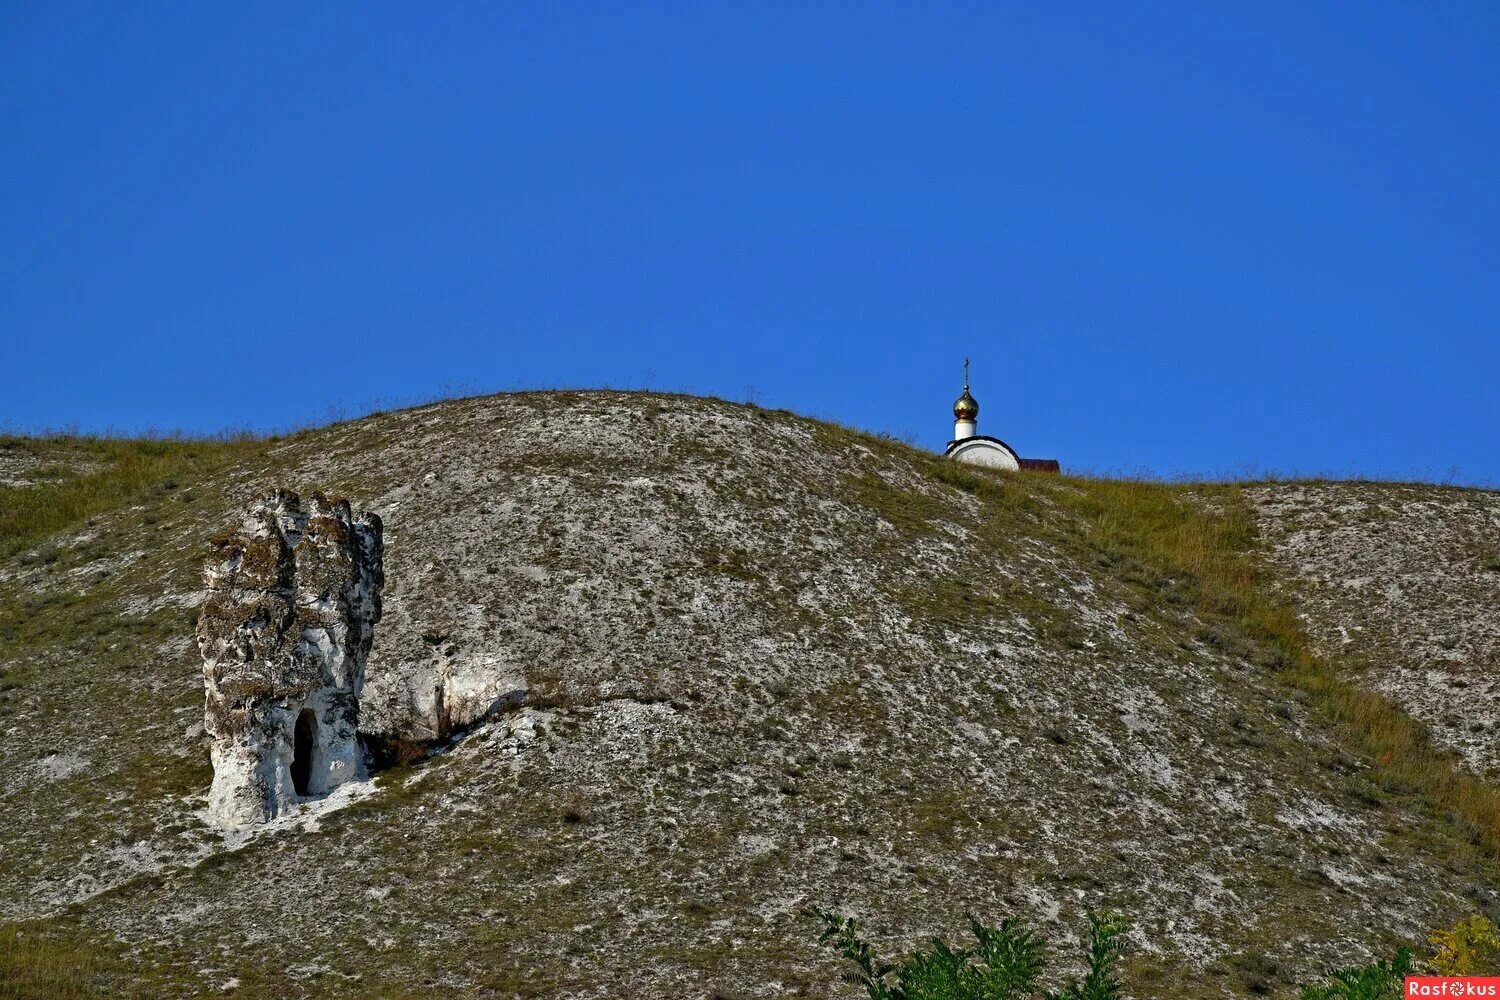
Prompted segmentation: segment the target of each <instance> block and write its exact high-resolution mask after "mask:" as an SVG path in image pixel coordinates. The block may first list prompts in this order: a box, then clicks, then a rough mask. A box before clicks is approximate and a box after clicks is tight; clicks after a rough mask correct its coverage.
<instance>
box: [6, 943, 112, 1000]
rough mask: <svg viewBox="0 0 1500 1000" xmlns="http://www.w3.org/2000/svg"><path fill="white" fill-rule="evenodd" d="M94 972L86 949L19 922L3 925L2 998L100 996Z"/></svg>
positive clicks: (69, 999)
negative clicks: (23, 925)
mask: <svg viewBox="0 0 1500 1000" xmlns="http://www.w3.org/2000/svg"><path fill="white" fill-rule="evenodd" d="M93 976H94V957H93V955H92V954H90V953H89V952H88V951H87V950H85V949H82V948H79V947H77V946H76V945H73V944H71V943H69V942H66V941H62V940H59V939H57V938H55V937H49V936H47V935H45V934H42V933H41V932H39V931H36V930H33V929H28V928H22V927H20V926H18V925H16V924H8V925H3V926H0V1000H72V998H77V997H96V996H101V995H102V994H101V993H100V992H99V990H98V989H97V988H96V987H95V985H94V980H93Z"/></svg>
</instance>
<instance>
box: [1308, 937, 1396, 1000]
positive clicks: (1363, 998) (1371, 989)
mask: <svg viewBox="0 0 1500 1000" xmlns="http://www.w3.org/2000/svg"><path fill="white" fill-rule="evenodd" d="M1415 971H1416V969H1415V967H1414V966H1413V964H1412V950H1411V949H1410V948H1398V949H1397V950H1396V954H1395V955H1394V956H1393V957H1391V958H1390V959H1385V960H1381V961H1377V962H1371V963H1370V964H1369V965H1362V966H1359V967H1358V968H1354V969H1338V970H1336V971H1334V972H1330V973H1329V974H1328V977H1327V979H1325V980H1324V981H1323V982H1321V983H1317V984H1315V985H1312V986H1304V987H1303V988H1302V1000H1400V998H1401V996H1402V992H1403V988H1404V986H1405V983H1406V977H1407V976H1409V975H1412V974H1413V973H1414V972H1415Z"/></svg>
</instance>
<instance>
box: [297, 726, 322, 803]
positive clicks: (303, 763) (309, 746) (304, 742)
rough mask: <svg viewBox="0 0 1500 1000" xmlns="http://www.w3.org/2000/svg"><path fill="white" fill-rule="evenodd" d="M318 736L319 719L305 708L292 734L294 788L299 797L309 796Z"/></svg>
mask: <svg viewBox="0 0 1500 1000" xmlns="http://www.w3.org/2000/svg"><path fill="white" fill-rule="evenodd" d="M317 735H318V717H317V715H316V714H315V713H314V712H313V710H312V709H310V708H304V709H303V710H302V712H301V714H299V715H298V716H297V729H296V731H295V732H294V733H293V734H292V787H294V788H296V789H297V794H298V795H306V794H307V779H308V778H310V777H311V776H312V756H313V746H314V745H315V744H316V742H317V740H316V737H317Z"/></svg>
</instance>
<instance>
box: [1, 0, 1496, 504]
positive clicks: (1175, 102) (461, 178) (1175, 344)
mask: <svg viewBox="0 0 1500 1000" xmlns="http://www.w3.org/2000/svg"><path fill="white" fill-rule="evenodd" d="M611 6H633V5H611ZM130 7H135V8H140V9H136V10H131V9H127V8H130ZM800 8H801V5H795V6H792V5H788V6H785V7H770V6H762V5H734V6H733V7H729V6H720V5H717V4H708V5H680V6H677V7H676V8H675V9H653V10H644V11H637V12H632V13H621V12H619V11H618V10H615V11H607V10H604V9H603V8H602V6H601V8H600V9H593V10H591V9H589V7H588V5H582V4H545V5H540V4H539V5H535V6H531V5H526V4H509V3H503V4H474V5H472V6H467V7H463V6H459V5H456V4H417V5H413V4H404V5H399V6H398V5H394V4H391V5H387V4H364V3H359V4H356V3H338V4H312V5H307V4H286V5H275V4H241V5H229V4H216V3H210V4H201V3H182V4H156V3H153V4H138V5H126V4H110V5H104V4H101V5H88V4H46V3H8V4H4V5H0V367H3V379H0V421H4V422H5V423H7V424H8V425H9V426H10V427H11V428H13V429H33V428H40V427H48V426H59V425H69V424H73V425H77V426H79V427H81V428H82V429H85V430H102V429H108V428H113V429H116V430H125V431H133V430H140V429H144V428H148V427H156V428H183V429H187V430H190V431H210V430H214V429H218V428H223V427H242V426H251V427H257V428H270V427H285V426H289V425H295V424H300V423H305V422H309V421H319V420H322V419H326V417H327V416H328V415H329V414H330V413H344V414H348V415H353V414H356V413H358V412H361V411H362V410H364V409H367V408H368V407H369V406H370V405H371V404H372V403H374V402H375V401H377V400H404V399H411V398H414V397H419V396H424V395H430V394H432V393H434V392H437V391H440V390H442V389H443V388H444V387H454V386H458V387H463V388H473V389H476V390H486V391H489V390H498V389H506V388H515V387H549V386H579V385H583V386H596V385H613V386H621V387H627V386H642V385H649V386H652V387H656V388H667V389H683V390H687V391H694V392H701V393H713V394H717V395H722V396H727V397H735V398H744V397H745V396H746V395H747V393H753V394H754V398H756V399H757V400H758V401H759V402H761V403H763V404H764V405H767V406H784V407H788V408H791V409H794V410H798V411H800V412H803V413H809V414H813V415H817V416H827V417H836V418H838V419H841V420H843V421H845V422H847V423H851V424H855V425H858V426H862V427H866V428H870V429H875V430H887V431H891V432H893V433H897V434H914V435H915V436H916V438H917V440H918V441H919V442H920V443H921V444H924V445H926V446H930V447H934V448H940V447H941V446H942V445H943V443H944V442H945V441H946V440H947V438H948V437H949V435H950V432H951V428H952V424H951V418H950V415H949V407H950V405H951V403H952V400H953V397H954V396H955V395H956V393H957V391H958V389H959V379H960V374H961V363H962V359H963V357H964V355H965V354H970V355H972V356H973V358H974V392H975V395H976V396H977V397H978V398H979V400H980V404H981V406H982V408H983V409H982V413H981V417H980V430H981V431H983V432H988V433H991V434H995V435H997V436H999V437H1002V438H1004V439H1006V440H1007V441H1009V442H1010V443H1011V444H1013V445H1015V446H1016V447H1017V449H1018V450H1019V451H1020V452H1021V453H1022V454H1027V455H1038V456H1053V455H1055V456H1059V457H1061V458H1062V459H1063V461H1064V463H1065V464H1066V465H1068V466H1070V467H1073V468H1088V469H1096V470H1121V471H1123V470H1138V469H1147V470H1153V471H1156V472H1160V473H1166V474H1171V473H1177V472H1185V471H1205V470H1206V471H1234V470H1241V469H1247V468H1259V469H1261V470H1270V469H1275V470H1283V471H1296V470H1300V471H1311V472H1318V471H1322V472H1332V473H1340V474H1353V473H1361V474H1369V475H1382V476H1402V477H1406V476H1435V477H1442V476H1444V475H1445V474H1446V473H1447V471H1448V470H1449V469H1450V467H1453V466H1457V467H1458V468H1459V469H1460V470H1461V479H1462V480H1463V481H1468V482H1496V481H1500V452H1497V449H1496V448H1495V445H1494V442H1495V432H1496V428H1497V425H1500V419H1497V418H1500V404H1497V403H1496V397H1497V390H1496V385H1495V381H1496V376H1497V372H1500V322H1497V317H1500V7H1497V6H1496V5H1495V4H1494V3H1492V2H1489V0H1480V2H1473V3H1467V4H1464V3H1458V4H1449V3H1439V2H1433V3H1402V4H1391V3H1381V2H1370V3H1363V4H1326V5H1324V4H1309V3H1303V2H1297V3H1287V4H1274V3H1255V4H1239V5H1234V6H1233V7H1232V8H1231V5H1227V4H1201V3H1200V4H1181V5H1156V4H1144V5H1134V4H1120V3H1100V4H1084V5H1075V6H1065V5H1062V4H1053V3H1045V4H1041V3H1039V4H1029V5H989V4H978V5H969V4H966V5H963V6H958V5H954V6H947V5H922V6H920V7H918V6H917V5H901V6H899V7H896V6H891V7H884V6H857V5H847V4H839V5H837V6H834V5H827V6H823V7H821V9H818V10H813V11H808V10H804V9H800Z"/></svg>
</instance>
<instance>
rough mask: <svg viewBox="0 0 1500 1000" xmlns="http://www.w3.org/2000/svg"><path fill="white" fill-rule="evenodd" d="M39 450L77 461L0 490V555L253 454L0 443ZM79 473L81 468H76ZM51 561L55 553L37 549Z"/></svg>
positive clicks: (51, 441)
mask: <svg viewBox="0 0 1500 1000" xmlns="http://www.w3.org/2000/svg"><path fill="white" fill-rule="evenodd" d="M38 447H46V448H47V449H48V453H49V454H51V453H53V452H62V453H66V454H68V455H70V456H73V457H74V458H75V459H76V464H75V465H74V466H73V467H72V468H69V467H67V466H48V467H47V471H48V472H49V475H48V476H46V477H42V478H41V479H40V480H39V481H37V482H34V483H33V484H32V485H29V486H4V487H0V558H4V557H7V556H11V555H14V554H15V553H16V552H19V551H20V550H21V549H23V548H25V547H27V546H28V545H31V544H33V543H35V542H38V541H41V540H42V539H45V538H47V537H49V536H51V535H54V534H56V533H57V532H59V531H62V530H64V529H66V528H69V527H72V526H73V525H76V524H78V523H80V522H82V521H84V520H86V519H88V518H90V517H93V516H94V515H96V514H101V513H104V512H105V511H108V510H112V509H114V508H116V507H120V506H123V505H124V504H126V503H129V502H131V501H133V500H135V499H137V498H139V497H143V496H146V495H148V494H149V493H150V492H151V491H152V490H154V489H160V490H167V491H170V490H174V489H177V488H178V486H179V480H180V479H182V478H184V477H189V476H193V477H196V476H197V475H200V474H201V473H203V472H205V471H210V470H212V469H215V468H218V467H220V466H222V465H224V464H226V463H228V462H232V461H235V460H236V459H240V458H244V457H246V456H248V455H251V454H254V453H256V452H258V451H259V450H260V449H261V448H262V447H263V442H261V441H258V440H255V439H251V438H237V439H225V440H206V439H204V440H200V439H185V438H144V439H143V438H97V437H52V438H18V437H5V438H0V449H6V450H12V451H14V450H31V449H34V448H38ZM79 470H81V471H79ZM40 558H41V559H42V560H43V561H50V560H52V559H55V558H56V551H55V550H52V551H46V550H44V551H42V552H41V553H40Z"/></svg>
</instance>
